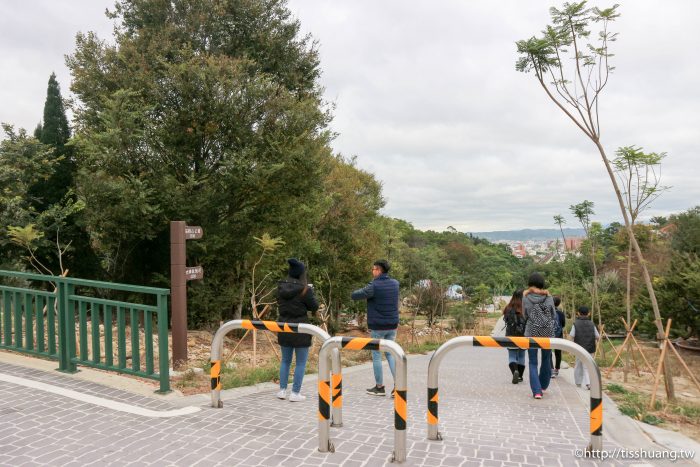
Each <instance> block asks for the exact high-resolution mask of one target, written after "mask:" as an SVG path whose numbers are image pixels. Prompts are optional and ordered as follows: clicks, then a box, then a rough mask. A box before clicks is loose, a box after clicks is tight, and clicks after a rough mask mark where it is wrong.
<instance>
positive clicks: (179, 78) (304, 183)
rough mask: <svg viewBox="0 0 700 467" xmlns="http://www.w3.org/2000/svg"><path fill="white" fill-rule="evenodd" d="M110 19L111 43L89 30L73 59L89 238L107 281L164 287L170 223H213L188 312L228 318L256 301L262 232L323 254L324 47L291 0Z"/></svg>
mask: <svg viewBox="0 0 700 467" xmlns="http://www.w3.org/2000/svg"><path fill="white" fill-rule="evenodd" d="M110 16H111V18H113V19H114V20H115V22H116V28H115V36H114V40H113V42H109V43H108V42H106V41H103V40H100V39H99V38H98V37H97V36H96V35H95V34H93V33H88V34H79V35H78V36H77V40H76V42H77V43H76V50H75V52H74V54H73V55H71V56H69V57H68V59H67V64H68V66H69V68H70V70H71V73H72V75H73V84H72V90H73V92H74V93H75V94H76V96H77V97H78V99H79V100H80V102H81V104H80V106H78V107H77V108H76V112H75V122H76V124H77V126H76V135H75V141H76V145H77V147H78V148H79V150H80V158H79V160H80V163H79V170H80V176H79V178H78V182H77V192H78V194H79V196H80V197H81V199H83V200H84V201H85V205H86V209H85V212H84V221H85V223H86V226H87V230H88V232H89V233H90V237H91V242H92V244H93V245H94V246H95V248H96V249H97V251H98V252H99V254H100V256H101V258H102V265H103V268H104V270H105V272H106V274H107V276H108V277H109V278H112V279H114V280H122V281H129V282H139V283H161V284H163V285H165V284H167V276H168V222H169V221H170V220H180V219H182V220H185V221H187V222H189V223H192V224H196V225H201V226H203V227H204V232H205V235H204V238H203V239H202V240H200V241H198V242H192V243H191V244H188V254H189V255H190V257H189V261H190V263H191V264H205V265H206V266H207V271H208V273H207V276H206V278H205V280H204V281H203V282H202V283H201V284H197V285H194V284H192V285H191V288H192V292H193V293H192V294H190V300H191V301H192V304H193V305H194V306H190V309H191V310H196V309H197V308H198V307H202V305H201V304H200V303H198V302H199V300H200V299H202V301H206V302H207V305H206V307H207V311H205V312H202V313H201V318H200V319H199V324H202V323H205V322H207V321H209V322H214V321H217V320H218V319H220V318H221V316H214V314H215V313H216V314H221V313H224V311H225V310H229V312H233V311H235V310H236V309H240V307H239V305H240V304H241V303H247V302H248V300H247V299H246V297H245V294H244V293H243V294H242V293H241V291H245V290H246V289H247V288H248V285H246V284H247V283H248V281H249V280H250V270H249V269H250V267H251V265H252V264H253V259H254V257H255V255H254V254H253V252H254V251H255V243H254V240H253V238H254V237H260V236H261V235H262V234H263V233H264V232H270V233H271V234H273V235H275V236H280V237H282V238H283V239H284V241H285V248H286V250H285V251H284V252H288V253H293V254H294V255H295V256H301V257H303V256H305V255H310V254H312V253H313V252H314V251H315V250H316V249H317V248H318V245H317V243H316V241H315V240H314V239H313V238H312V236H311V235H308V232H311V231H312V230H313V227H314V225H315V224H316V223H317V222H318V220H319V218H320V216H321V215H322V212H320V211H319V210H318V209H316V208H317V206H318V204H319V203H320V200H321V198H322V180H323V178H324V176H325V173H326V172H325V171H326V170H327V168H328V166H327V164H324V161H325V160H326V159H327V158H329V157H331V156H330V151H329V148H328V143H329V140H330V134H329V132H328V130H327V128H326V127H327V124H328V121H329V119H330V115H329V113H328V112H327V111H326V109H325V105H324V103H323V102H322V100H321V88H320V86H319V85H318V82H317V78H318V75H319V67H318V65H319V62H318V54H317V51H316V49H315V47H314V44H313V42H312V40H311V38H310V37H308V36H302V35H301V34H300V32H299V30H300V25H299V22H298V21H296V20H294V19H293V18H292V17H291V15H290V13H289V11H288V9H287V8H286V5H285V2H284V1H275V0H253V1H246V2H241V1H237V0H224V1H218V0H204V1H202V0H174V1H170V2H158V1H152V0H131V1H126V0H124V1H119V2H117V4H116V7H115V9H114V11H112V12H111V13H110ZM215 310H217V311H215ZM193 313H194V311H193ZM224 314H225V313H224Z"/></svg>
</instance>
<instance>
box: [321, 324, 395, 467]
mask: <svg viewBox="0 0 700 467" xmlns="http://www.w3.org/2000/svg"><path fill="white" fill-rule="evenodd" d="M339 348H343V349H348V350H379V351H382V352H389V353H391V354H392V355H393V356H394V359H395V360H396V377H395V379H394V388H395V390H396V393H395V395H394V453H393V456H392V461H396V462H403V461H405V460H406V425H407V420H408V414H407V406H406V400H407V390H408V388H407V376H408V371H407V360H406V354H405V353H404V351H403V349H402V348H401V346H400V345H399V344H397V343H396V342H394V341H389V340H384V339H369V338H364V337H331V338H329V339H327V340H326V341H325V342H324V343H323V345H322V346H321V350H320V351H319V353H318V450H319V452H329V451H330V452H334V451H335V448H334V446H333V442H332V441H331V439H330V422H331V420H330V419H331V403H332V402H331V392H332V391H331V365H332V363H331V360H332V356H333V350H336V349H339Z"/></svg>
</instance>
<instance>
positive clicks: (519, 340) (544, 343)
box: [472, 336, 552, 349]
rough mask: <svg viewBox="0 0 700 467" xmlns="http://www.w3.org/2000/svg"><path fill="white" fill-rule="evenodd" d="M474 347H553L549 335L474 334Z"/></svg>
mask: <svg viewBox="0 0 700 467" xmlns="http://www.w3.org/2000/svg"><path fill="white" fill-rule="evenodd" d="M472 345H473V346H474V347H505V348H509V349H551V348H552V344H551V341H550V339H549V337H491V336H474V340H473V343H472Z"/></svg>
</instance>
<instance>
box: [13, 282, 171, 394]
mask: <svg viewBox="0 0 700 467" xmlns="http://www.w3.org/2000/svg"><path fill="white" fill-rule="evenodd" d="M0 277H7V278H11V279H15V280H16V281H17V280H19V281H21V282H22V286H16V285H15V286H10V285H3V284H0V294H1V297H0V348H3V349H10V350H14V351H17V352H22V353H27V354H32V355H39V356H43V357H47V358H51V359H55V360H58V362H59V365H58V369H59V371H64V372H70V373H72V372H75V371H77V368H76V365H84V366H89V367H93V368H99V369H102V370H109V371H116V372H119V373H126V374H130V375H136V376H140V377H143V378H149V379H154V380H156V381H159V382H160V390H159V391H158V392H168V391H170V380H169V353H168V295H169V294H170V291H169V290H168V289H159V288H154V287H141V286H137V285H128V284H115V283H111V282H99V281H91V280H85V279H76V278H69V277H56V276H46V275H41V274H30V273H23V272H14V271H3V270H0ZM27 282H31V283H38V284H37V286H38V287H39V288H29V287H28V286H27V285H26V284H27ZM47 289H48V290H47ZM117 293H122V294H123V295H125V296H127V295H128V298H127V299H124V300H112V299H105V298H100V296H99V295H110V296H113V295H115V294H117ZM132 297H136V298H137V299H133V298H132ZM154 330H155V332H156V333H155V334H154ZM115 333H116V338H115V335H114V334H115ZM127 335H128V336H129V338H128V339H127ZM127 360H130V362H128V361H127Z"/></svg>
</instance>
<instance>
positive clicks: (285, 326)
mask: <svg viewBox="0 0 700 467" xmlns="http://www.w3.org/2000/svg"><path fill="white" fill-rule="evenodd" d="M234 329H248V330H254V329H259V330H261V331H270V332H294V333H300V334H310V335H312V336H315V337H317V338H319V339H321V341H322V342H325V341H327V340H328V339H330V337H331V336H330V335H329V334H328V333H327V332H326V331H324V330H323V329H321V328H319V327H318V326H313V325H311V324H306V323H278V322H276V321H253V320H249V319H234V320H232V321H229V322H227V323H224V324H223V325H222V326H221V327H220V328H219V330H218V331H216V334H215V335H214V339H213V340H212V344H211V406H212V407H218V408H221V407H223V406H224V404H223V402H222V401H221V356H222V354H223V349H222V346H223V343H224V336H225V335H226V334H228V333H229V332H230V331H232V330H234ZM330 364H331V366H332V369H333V394H332V399H329V407H330V406H332V420H333V426H335V427H338V426H343V397H342V387H343V375H342V372H341V366H340V352H339V351H338V350H335V351H334V352H333V353H332V354H331V356H330ZM331 400H332V402H331Z"/></svg>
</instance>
